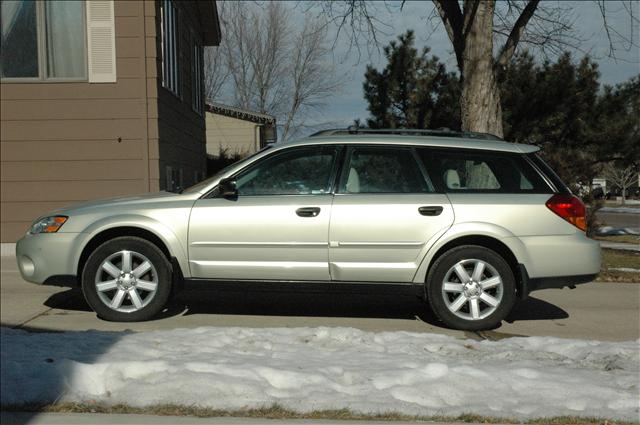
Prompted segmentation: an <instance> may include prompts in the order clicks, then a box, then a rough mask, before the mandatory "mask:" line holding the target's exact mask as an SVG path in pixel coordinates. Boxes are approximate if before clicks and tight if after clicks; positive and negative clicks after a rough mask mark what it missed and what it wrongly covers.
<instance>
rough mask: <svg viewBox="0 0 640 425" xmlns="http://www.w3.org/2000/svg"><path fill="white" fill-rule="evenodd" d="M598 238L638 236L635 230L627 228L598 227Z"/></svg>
mask: <svg viewBox="0 0 640 425" xmlns="http://www.w3.org/2000/svg"><path fill="white" fill-rule="evenodd" d="M596 234H597V235H598V236H612V235H638V234H639V233H638V232H636V231H635V230H634V229H629V228H627V227H611V226H602V227H598V230H597V231H596Z"/></svg>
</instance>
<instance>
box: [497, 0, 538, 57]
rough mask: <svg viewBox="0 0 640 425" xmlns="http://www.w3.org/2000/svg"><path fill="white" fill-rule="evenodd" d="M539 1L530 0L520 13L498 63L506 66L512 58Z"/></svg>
mask: <svg viewBox="0 0 640 425" xmlns="http://www.w3.org/2000/svg"><path fill="white" fill-rule="evenodd" d="M538 3H540V0H530V1H529V3H527V6H526V7H525V8H524V10H523V11H522V13H521V14H520V17H518V20H517V21H516V23H515V24H514V25H513V29H512V30H511V33H510V34H509V38H507V41H506V42H505V43H504V46H503V47H502V50H501V51H500V54H499V55H498V60H497V61H496V64H497V65H498V66H506V65H507V64H508V63H509V61H510V60H511V57H512V56H513V54H514V53H515V51H516V47H517V46H518V42H519V41H520V38H521V37H522V34H523V33H524V29H525V27H526V26H527V23H529V20H530V19H531V17H532V16H533V14H534V13H535V11H536V9H537V7H538Z"/></svg>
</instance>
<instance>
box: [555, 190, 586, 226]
mask: <svg viewBox="0 0 640 425" xmlns="http://www.w3.org/2000/svg"><path fill="white" fill-rule="evenodd" d="M546 205H547V208H549V209H550V210H551V211H553V212H554V213H556V214H557V215H559V216H560V217H562V218H564V219H565V220H567V221H568V222H569V223H571V224H573V225H574V226H576V227H577V228H578V229H580V230H583V231H586V230H587V217H586V211H587V210H586V208H585V207H584V204H583V203H582V201H581V200H580V199H579V198H578V197H576V196H573V195H553V196H552V197H551V198H549V200H548V201H547V203H546Z"/></svg>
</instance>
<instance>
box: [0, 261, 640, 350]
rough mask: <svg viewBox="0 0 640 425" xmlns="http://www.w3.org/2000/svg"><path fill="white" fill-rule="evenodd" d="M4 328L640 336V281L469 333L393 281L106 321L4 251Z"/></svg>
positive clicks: (188, 295) (584, 290)
mask: <svg viewBox="0 0 640 425" xmlns="http://www.w3.org/2000/svg"><path fill="white" fill-rule="evenodd" d="M1 266H2V275H1V279H2V280H1V286H0V300H1V314H0V320H1V322H2V325H3V326H11V327H19V328H24V329H33V330H52V331H63V330H86V329H98V330H113V331H115V330H124V329H131V330H134V331H144V330H159V329H174V328H181V327H197V326H243V327H298V326H305V327H315V326H345V327H355V328H359V329H363V330H367V331H397V330H404V331H412V332H435V333H441V334H449V335H455V336H459V337H462V338H464V337H468V338H487V339H498V338H503V337H509V336H514V335H523V336H525V335H526V336H557V337H563V338H582V339H598V340H632V339H637V338H640V284H619V283H595V282H594V283H589V284H585V285H579V286H578V287H577V289H575V290H569V289H563V290H558V289H549V290H543V291H539V292H535V293H534V294H533V296H532V297H530V298H529V299H528V300H526V301H523V302H520V303H518V305H517V306H516V308H515V309H514V311H513V312H512V314H511V316H510V317H509V318H508V321H506V322H503V324H502V326H501V327H499V328H498V329H495V330H494V331H490V332H483V333H466V332H459V331H454V330H451V329H446V328H444V327H443V326H442V325H441V324H440V323H438V321H437V320H436V319H435V318H434V317H433V315H432V313H430V311H429V309H428V308H427V306H426V305H425V304H424V303H423V302H422V301H421V300H420V299H418V298H417V296H416V295H415V294H412V293H404V294H401V293H397V292H392V291H391V290H390V289H391V288H387V287H381V288H379V289H377V288H374V289H373V290H372V289H370V287H367V289H361V288H344V289H343V290H340V292H331V293H327V292H326V291H318V290H316V291H309V290H297V289H295V288H294V290H291V288H288V289H287V291H284V290H282V288H273V287H269V288H265V287H257V288H256V287H255V286H254V287H248V286H246V285H245V286H237V285H223V286H220V287H216V288H214V289H212V290H206V291H202V290H198V291H189V292H186V291H185V292H182V293H180V294H179V295H178V297H177V298H176V299H175V300H174V302H172V304H171V305H170V307H169V308H168V309H167V310H166V311H165V312H164V313H163V314H162V316H161V317H160V318H158V319H156V320H152V321H148V322H143V323H114V322H105V321H103V320H100V319H98V318H97V317H96V315H95V313H93V312H92V311H90V310H89V308H88V306H87V305H86V303H85V302H84V299H83V297H82V294H81V293H80V291H78V290H72V289H68V288H58V287H49V286H38V285H33V284H30V283H27V282H25V281H23V280H22V279H21V277H20V275H19V273H18V270H17V266H16V263H15V259H14V258H13V257H1Z"/></svg>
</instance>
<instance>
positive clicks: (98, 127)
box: [0, 0, 219, 242]
mask: <svg viewBox="0 0 640 425" xmlns="http://www.w3.org/2000/svg"><path fill="white" fill-rule="evenodd" d="M175 4H176V5H177V6H178V8H179V10H180V12H179V13H180V15H179V20H180V22H179V24H178V28H179V42H180V58H179V63H180V67H181V68H180V76H181V86H182V87H181V90H182V91H181V93H182V98H181V99H180V98H177V97H175V96H174V95H173V94H171V93H169V92H168V91H167V90H165V89H164V88H163V87H162V72H161V69H162V68H161V60H162V53H161V47H160V46H161V40H160V37H159V34H160V25H161V22H160V13H159V11H160V4H159V2H158V1H156V0H144V1H115V2H114V12H115V44H116V77H117V79H116V82H115V83H89V82H33V83H13V82H10V81H5V80H3V81H2V84H0V170H1V178H0V193H1V196H0V239H1V241H2V242H15V241H16V240H17V239H19V238H20V237H21V236H22V235H23V234H24V232H25V231H26V230H27V229H28V227H29V225H30V224H31V223H32V221H33V220H34V219H36V218H38V217H39V216H41V215H43V214H46V213H47V212H49V211H51V210H53V209H56V208H60V207H64V206H68V205H70V204H73V203H76V202H79V201H85V200H91V199H99V198H107V197H113V196H123V195H124V196H126V195H132V194H139V193H144V192H149V191H152V192H153V191H158V190H161V189H164V188H165V187H166V186H165V185H166V182H165V181H164V179H165V172H164V166H166V165H172V166H173V167H175V168H176V169H182V170H183V176H184V184H185V185H189V184H191V183H193V182H194V180H195V176H196V172H198V175H199V176H201V177H202V176H204V173H205V167H206V155H205V123H204V118H203V117H202V116H201V115H199V114H198V113H196V112H195V111H193V109H192V106H191V105H192V102H191V96H192V93H191V49H192V45H191V31H193V33H194V34H196V35H197V36H202V28H201V20H202V19H204V18H203V17H202V16H201V15H199V11H200V9H201V8H203V7H205V6H203V5H204V4H203V3H197V2H194V1H176V2H175ZM209 6H212V7H213V15H212V16H215V4H214V3H212V4H211V5H209ZM205 9H206V7H205ZM207 10H210V9H207ZM207 19H211V18H210V17H209V18H207ZM215 24H217V22H216V23H215ZM214 35H215V34H214ZM218 36H219V33H218ZM218 36H216V37H218ZM218 39H219V37H218ZM209 42H212V41H211V40H209ZM214 42H215V40H214Z"/></svg>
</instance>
